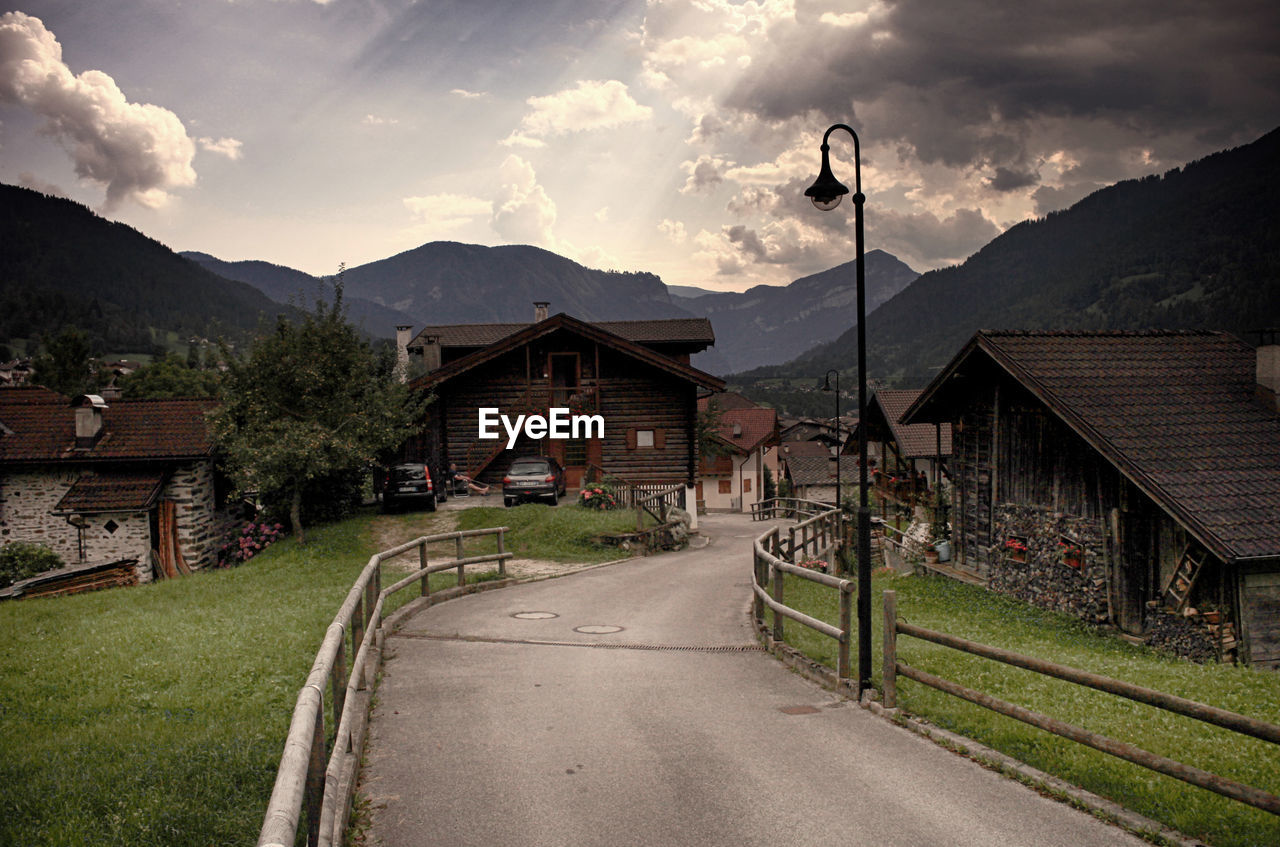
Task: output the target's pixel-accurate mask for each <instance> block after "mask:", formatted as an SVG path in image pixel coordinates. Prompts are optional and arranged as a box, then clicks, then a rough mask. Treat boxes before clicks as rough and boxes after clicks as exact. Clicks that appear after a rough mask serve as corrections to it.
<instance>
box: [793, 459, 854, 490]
mask: <svg viewBox="0 0 1280 847" xmlns="http://www.w3.org/2000/svg"><path fill="white" fill-rule="evenodd" d="M787 475H788V476H790V477H791V484H792V485H835V484H836V460H835V458H834V457H830V458H828V457H824V456H792V457H791V458H789V459H787ZM840 481H841V482H843V483H844V484H846V485H857V484H858V465H857V462H853V461H844V462H841V463H840Z"/></svg>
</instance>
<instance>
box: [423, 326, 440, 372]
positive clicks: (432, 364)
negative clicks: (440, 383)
mask: <svg viewBox="0 0 1280 847" xmlns="http://www.w3.org/2000/svg"><path fill="white" fill-rule="evenodd" d="M422 342H423V343H422V364H423V365H424V366H425V367H426V369H427V373H431V372H432V371H438V370H440V352H441V351H440V336H438V335H424V336H423V337H422Z"/></svg>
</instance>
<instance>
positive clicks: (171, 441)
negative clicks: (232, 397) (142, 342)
mask: <svg viewBox="0 0 1280 847" xmlns="http://www.w3.org/2000/svg"><path fill="white" fill-rule="evenodd" d="M212 406H213V401H211V400H113V401H111V402H110V403H109V404H108V407H107V408H106V409H105V410H103V412H102V419H103V423H102V435H101V437H100V438H99V439H98V441H97V442H96V443H95V444H94V445H93V447H91V448H89V449H87V450H76V449H75V443H76V427H75V409H73V408H71V407H70V405H68V404H67V402H66V401H65V400H63V401H61V402H56V403H24V404H8V405H3V406H0V423H3V424H4V426H5V427H6V428H7V429H8V432H5V433H4V434H3V435H0V462H50V461H63V460H71V461H77V462H80V461H104V460H105V461H120V460H142V459H189V458H198V457H204V456H208V455H209V454H210V453H211V452H212V450H213V442H212V440H211V439H210V437H209V433H208V430H207V428H206V427H205V421H204V413H205V412H206V411H207V410H208V409H210V408H212Z"/></svg>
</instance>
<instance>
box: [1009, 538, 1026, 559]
mask: <svg viewBox="0 0 1280 847" xmlns="http://www.w3.org/2000/svg"><path fill="white" fill-rule="evenodd" d="M1004 551H1005V552H1006V553H1008V554H1009V559H1010V560H1011V561H1014V562H1026V561H1027V537H1026V536H1025V535H1010V536H1009V538H1008V540H1006V541H1005V543H1004Z"/></svg>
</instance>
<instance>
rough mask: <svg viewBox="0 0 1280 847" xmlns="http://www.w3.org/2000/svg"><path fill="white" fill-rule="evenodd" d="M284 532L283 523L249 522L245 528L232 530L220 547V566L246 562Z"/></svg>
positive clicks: (277, 539)
mask: <svg viewBox="0 0 1280 847" xmlns="http://www.w3.org/2000/svg"><path fill="white" fill-rule="evenodd" d="M283 534H284V527H283V526H282V525H281V524H278V523H274V524H269V523H266V522H265V521H264V522H263V523H252V522H250V523H247V524H245V525H244V527H243V528H241V529H239V530H234V531H232V532H231V533H230V534H229V535H228V536H227V538H226V540H225V541H223V542H222V545H221V546H220V547H218V567H220V568H230V567H234V566H235V565H240V564H244V563H245V562H247V561H249V560H250V559H252V558H253V557H254V556H256V555H257V554H258V553H261V552H262V551H263V550H265V549H266V548H268V547H270V546H271V545H272V544H273V543H275V542H276V541H279V540H280V537H281V536H282V535H283Z"/></svg>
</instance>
